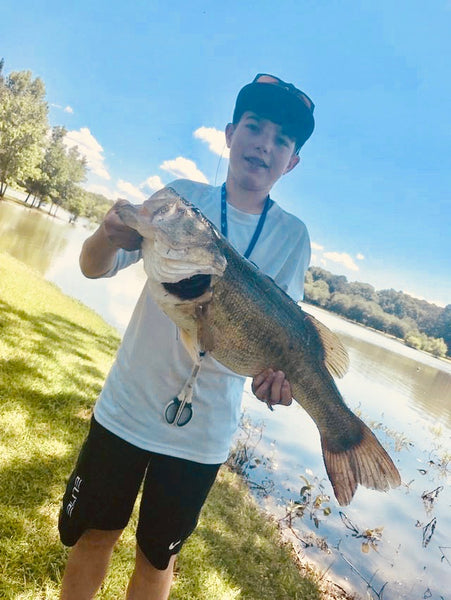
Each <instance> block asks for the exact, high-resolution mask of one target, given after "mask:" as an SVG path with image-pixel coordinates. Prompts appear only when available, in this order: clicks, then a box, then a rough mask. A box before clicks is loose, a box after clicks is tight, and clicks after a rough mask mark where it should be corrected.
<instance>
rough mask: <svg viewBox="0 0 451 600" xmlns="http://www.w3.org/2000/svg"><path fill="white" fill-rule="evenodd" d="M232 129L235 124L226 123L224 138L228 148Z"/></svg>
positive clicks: (233, 129)
mask: <svg viewBox="0 0 451 600" xmlns="http://www.w3.org/2000/svg"><path fill="white" fill-rule="evenodd" d="M234 131H235V125H234V124H233V123H227V125H226V128H225V138H226V144H227V148H230V144H231V143H232V135H233V132H234Z"/></svg>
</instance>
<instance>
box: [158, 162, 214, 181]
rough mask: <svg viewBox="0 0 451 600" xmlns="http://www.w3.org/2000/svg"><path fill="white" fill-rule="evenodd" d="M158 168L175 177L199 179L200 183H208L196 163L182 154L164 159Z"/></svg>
mask: <svg viewBox="0 0 451 600" xmlns="http://www.w3.org/2000/svg"><path fill="white" fill-rule="evenodd" d="M160 169H163V171H168V172H169V173H172V175H175V177H180V178H182V179H191V180H193V181H200V183H208V179H207V178H206V177H205V175H204V174H203V173H202V171H200V170H199V169H198V168H197V166H196V163H195V162H194V161H193V160H190V159H189V158H184V157H183V156H178V157H177V158H175V159H174V160H165V161H164V163H163V164H161V165H160Z"/></svg>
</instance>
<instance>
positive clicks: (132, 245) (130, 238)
mask: <svg viewBox="0 0 451 600" xmlns="http://www.w3.org/2000/svg"><path fill="white" fill-rule="evenodd" d="M124 204H129V202H127V200H118V201H117V202H115V203H114V205H113V206H112V207H111V208H110V210H109V211H108V212H107V214H106V215H105V217H104V219H103V221H102V225H101V227H102V228H103V231H104V233H105V235H106V237H107V238H108V241H109V242H110V244H111V245H112V246H114V247H115V248H123V249H124V250H138V248H140V247H141V242H142V237H141V236H140V235H139V233H138V232H137V231H136V230H135V229H132V228H131V227H127V225H124V223H123V222H122V221H121V219H120V217H119V215H118V214H117V210H116V209H117V207H118V206H123V205H124Z"/></svg>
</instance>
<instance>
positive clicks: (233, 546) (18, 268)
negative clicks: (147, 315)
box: [0, 253, 321, 600]
mask: <svg viewBox="0 0 451 600" xmlns="http://www.w3.org/2000/svg"><path fill="white" fill-rule="evenodd" d="M118 343H119V339H118V335H117V333H116V332H115V331H114V330H113V329H112V328H111V327H109V326H108V325H107V324H105V322H104V321H103V320H102V319H101V318H100V317H99V316H98V315H96V314H95V313H93V312H92V311H91V310H89V309H87V308H86V307H85V306H83V305H82V304H80V303H79V302H77V301H75V300H73V299H71V298H68V297H67V296H64V295H63V294H62V293H61V292H60V291H59V290H58V289H57V288H56V287H55V286H53V285H52V284H49V283H48V282H46V281H45V280H43V279H42V278H41V277H40V276H39V275H37V274H36V273H35V272H34V271H31V270H30V269H28V268H27V267H25V266H24V265H23V264H21V263H19V262H18V261H16V260H14V259H12V258H11V257H9V256H7V255H5V254H2V253H0V515H1V516H0V598H4V599H5V600H9V599H20V600H25V599H29V600H31V599H33V600H37V599H43V600H44V599H45V600H50V599H56V598H57V597H58V588H59V582H60V579H61V573H62V569H63V567H64V563H65V558H66V552H67V551H66V549H65V548H64V547H63V546H62V545H61V544H60V542H59V539H58V532H57V527H56V524H57V516H58V510H59V504H60V501H61V497H62V493H63V488H64V482H65V480H66V479H67V477H68V475H69V473H70V470H71V468H72V466H73V463H74V460H75V458H76V455H77V453H78V450H79V447H80V445H81V442H82V440H83V438H84V436H85V433H86V431H87V427H88V421H89V418H90V415H91V409H92V406H93V403H94V401H95V398H96V396H97V394H98V392H99V390H100V388H101V385H102V383H103V380H104V378H105V375H106V372H107V370H108V368H109V366H110V364H111V362H112V359H113V356H114V353H115V351H116V348H117V346H118ZM135 520H136V511H135V513H134V516H133V521H132V523H131V524H130V526H129V527H128V528H127V529H126V531H125V532H124V535H123V537H122V539H121V540H120V542H119V544H118V547H117V550H116V551H115V553H114V556H113V562H112V568H111V570H110V574H109V576H108V579H107V581H106V582H105V584H104V586H103V589H102V591H101V592H100V593H99V595H98V597H99V598H103V599H109V600H112V599H119V598H121V597H123V590H124V588H125V586H126V581H127V577H128V574H129V573H130V571H131V568H132V563H133V556H134V524H135ZM320 597H321V596H320V593H319V591H318V588H317V586H316V584H315V583H314V581H313V578H312V577H311V576H308V577H304V576H303V575H302V574H301V572H300V570H299V569H298V567H297V566H296V565H295V563H294V561H293V559H292V556H291V553H290V549H289V548H288V547H287V546H284V545H283V544H280V540H279V534H278V530H277V528H276V527H275V526H274V525H273V524H272V523H270V522H269V521H268V520H266V519H265V518H264V517H263V516H262V515H261V513H260V512H259V510H258V509H257V508H256V506H255V504H254V502H253V501H252V500H251V499H250V497H249V494H248V492H247V489H246V488H245V486H244V485H243V484H242V482H241V481H240V480H239V479H238V478H237V476H235V475H233V474H232V473H230V472H229V471H227V470H226V469H224V470H223V471H222V472H221V474H220V477H219V479H218V481H217V483H216V484H215V487H214V489H213V491H212V493H211V495H210V498H209V500H208V502H207V505H206V507H205V509H204V512H203V514H202V517H201V521H200V524H199V527H198V529H197V531H196V532H195V534H194V535H193V536H192V537H191V538H190V540H189V541H188V543H187V544H186V545H185V547H184V549H183V551H182V553H181V556H180V560H179V562H178V572H177V577H176V580H175V583H174V587H173V592H172V595H171V599H173V600H207V599H208V600H226V599H232V598H237V599H243V600H244V599H249V600H254V599H255V600H262V599H266V598H267V599H271V600H302V599H305V600H307V599H308V600H315V599H317V598H318V599H319V598H320Z"/></svg>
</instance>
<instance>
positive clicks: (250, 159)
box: [244, 156, 268, 169]
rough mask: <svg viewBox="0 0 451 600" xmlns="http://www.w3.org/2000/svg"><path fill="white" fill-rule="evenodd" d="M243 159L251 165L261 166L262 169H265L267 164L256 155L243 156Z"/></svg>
mask: <svg viewBox="0 0 451 600" xmlns="http://www.w3.org/2000/svg"><path fill="white" fill-rule="evenodd" d="M244 159H245V160H246V161H247V162H248V163H249V164H250V165H251V166H252V167H262V168H263V169H267V168H268V165H267V164H266V163H265V161H264V160H262V159H261V158H258V157H257V156H245V157H244Z"/></svg>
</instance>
